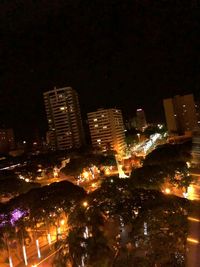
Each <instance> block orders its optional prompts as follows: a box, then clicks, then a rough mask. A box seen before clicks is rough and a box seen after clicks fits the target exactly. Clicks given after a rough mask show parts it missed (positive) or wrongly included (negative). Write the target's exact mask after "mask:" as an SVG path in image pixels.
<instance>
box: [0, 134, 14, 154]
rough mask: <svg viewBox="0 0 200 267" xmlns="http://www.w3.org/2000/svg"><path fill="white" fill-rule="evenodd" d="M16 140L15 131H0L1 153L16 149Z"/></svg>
mask: <svg viewBox="0 0 200 267" xmlns="http://www.w3.org/2000/svg"><path fill="white" fill-rule="evenodd" d="M14 147H15V140H14V133H13V129H0V152H1V153H4V152H6V153H7V152H9V151H10V150H12V149H14Z"/></svg>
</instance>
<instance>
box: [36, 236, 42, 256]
mask: <svg viewBox="0 0 200 267" xmlns="http://www.w3.org/2000/svg"><path fill="white" fill-rule="evenodd" d="M36 247H37V253H38V258H39V259H40V258H41V253H40V245H39V240H38V239H37V240H36Z"/></svg>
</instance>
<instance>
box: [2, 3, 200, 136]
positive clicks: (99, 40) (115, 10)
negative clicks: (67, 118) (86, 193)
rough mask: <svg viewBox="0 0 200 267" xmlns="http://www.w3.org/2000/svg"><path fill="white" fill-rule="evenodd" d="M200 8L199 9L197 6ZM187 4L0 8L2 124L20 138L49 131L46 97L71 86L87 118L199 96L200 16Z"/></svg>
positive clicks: (156, 116)
mask: <svg viewBox="0 0 200 267" xmlns="http://www.w3.org/2000/svg"><path fill="white" fill-rule="evenodd" d="M196 2H197V1H196ZM196 2H195V0H193V1H191V0H190V1H189V0H188V1H184V0H180V1H178V0H171V1H167V0H165V1H164V0H163V1H161V0H160V1H159V0H157V1H153V0H152V1H150V0H149V1H148V0H146V1H144V0H138V1H136V0H135V1H134V0H132V1H128V0H82V1H81V0H63V1H62V0H60V1H59V0H57V1H55V0H54V1H53V0H52V1H49V0H38V1H37V0H35V1H33V0H32V1H31V0H21V1H20V0H12V1H11V0H1V1H0V33H1V34H0V36H1V37H0V120H1V121H0V124H1V127H2V126H6V127H13V128H14V130H15V133H16V136H17V137H18V138H24V137H25V136H26V135H28V136H31V135H33V133H35V131H36V129H39V132H40V134H43V133H44V131H45V130H46V118H45V113H44V106H43V96H42V93H43V92H44V91H47V90H51V89H53V87H54V86H57V87H64V86H72V87H73V88H74V89H76V90H77V91H78V93H79V95H80V104H81V109H82V113H83V117H84V118H85V117H86V112H88V111H93V110H95V109H96V108H99V107H115V106H116V107H119V108H122V111H123V114H124V116H125V117H129V116H133V115H134V114H135V110H136V108H141V107H143V108H144V110H145V112H146V115H147V120H148V121H159V120H163V119H164V116H163V108H162V98H164V97H169V96H173V95H175V94H183V93H192V92H193V93H194V94H195V95H196V96H197V97H199V92H200V90H199V88H200V64H199V62H200V10H199V9H198V7H197V3H196Z"/></svg>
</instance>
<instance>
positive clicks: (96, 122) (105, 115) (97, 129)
mask: <svg viewBox="0 0 200 267" xmlns="http://www.w3.org/2000/svg"><path fill="white" fill-rule="evenodd" d="M88 122H89V128H90V135H91V140H92V145H93V147H94V148H100V149H101V150H103V151H106V150H109V149H112V150H115V151H116V152H117V153H119V154H123V152H124V149H125V133H124V124H123V118H122V112H121V110H119V109H114V108H113V109H98V110H97V111H95V112H90V113H88Z"/></svg>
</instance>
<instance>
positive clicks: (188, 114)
mask: <svg viewBox="0 0 200 267" xmlns="http://www.w3.org/2000/svg"><path fill="white" fill-rule="evenodd" d="M163 104H164V110H165V118H166V122H167V128H168V131H169V134H184V133H186V132H192V131H193V130H194V129H195V128H196V127H197V126H198V119H197V111H196V105H195V101H194V96H193V95H192V94H189V95H183V96H179V95H177V96H174V97H173V98H168V99H164V100H163Z"/></svg>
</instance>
